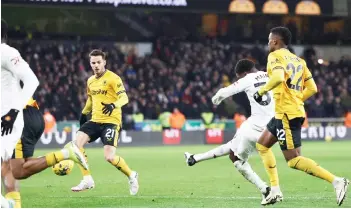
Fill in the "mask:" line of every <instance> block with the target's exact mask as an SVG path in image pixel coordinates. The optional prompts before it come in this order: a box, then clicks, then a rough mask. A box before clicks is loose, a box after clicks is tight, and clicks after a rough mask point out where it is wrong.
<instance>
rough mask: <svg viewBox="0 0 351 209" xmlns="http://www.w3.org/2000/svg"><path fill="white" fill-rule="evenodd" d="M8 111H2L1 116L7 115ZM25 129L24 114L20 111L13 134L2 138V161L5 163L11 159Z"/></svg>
mask: <svg viewBox="0 0 351 209" xmlns="http://www.w3.org/2000/svg"><path fill="white" fill-rule="evenodd" d="M8 111H9V110H5V111H2V112H1V113H2V114H1V116H3V115H5V114H7V113H8ZM23 127H24V122H23V112H22V111H20V112H19V113H18V115H17V118H16V121H15V124H14V126H13V129H12V133H11V134H8V135H6V136H2V137H1V159H2V160H3V161H6V160H9V159H11V157H12V153H13V150H14V149H15V147H16V144H17V142H18V140H19V139H20V138H21V135H22V131H23Z"/></svg>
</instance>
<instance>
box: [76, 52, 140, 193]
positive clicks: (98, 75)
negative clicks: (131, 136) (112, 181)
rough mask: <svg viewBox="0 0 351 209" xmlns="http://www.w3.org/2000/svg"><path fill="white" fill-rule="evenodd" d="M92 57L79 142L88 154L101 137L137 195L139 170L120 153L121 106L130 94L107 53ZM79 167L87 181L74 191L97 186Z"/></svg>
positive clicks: (109, 158)
mask: <svg viewBox="0 0 351 209" xmlns="http://www.w3.org/2000/svg"><path fill="white" fill-rule="evenodd" d="M89 57H90V66H91V68H92V69H93V71H94V75H93V76H91V77H90V78H89V79H88V82H87V94H88V99H87V102H86V104H85V107H84V109H83V111H82V115H81V118H80V129H79V131H78V133H77V139H76V141H75V143H76V145H77V146H78V147H79V148H80V150H81V151H82V152H83V153H85V151H84V148H83V146H84V145H85V144H87V143H90V142H93V141H95V140H96V139H98V138H100V139H101V141H102V143H103V144H104V155H105V159H106V161H107V162H109V163H110V164H112V165H113V166H114V167H116V168H117V169H118V170H120V171H121V172H122V173H124V174H125V175H126V176H127V177H128V179H129V186H130V188H129V191H130V194H131V195H136V194H137V192H138V190H139V184H138V173H137V172H135V171H132V170H131V169H130V168H129V166H128V165H127V163H126V162H125V160H124V159H123V158H122V157H120V156H117V155H116V147H117V140H118V137H119V132H120V131H121V128H122V110H121V107H122V106H123V105H125V104H127V103H128V96H127V94H126V91H125V89H124V86H123V83H122V80H121V78H120V77H119V76H118V75H116V74H115V73H113V72H112V71H110V70H107V69H106V68H105V65H106V55H105V53H104V52H103V51H101V50H93V51H92V52H91V53H90V54H89ZM90 112H91V113H92V118H91V120H89V121H87V114H89V113H90ZM79 167H80V168H81V171H82V174H83V180H82V181H81V182H80V184H79V185H77V186H75V187H72V191H75V192H79V191H83V190H86V189H91V188H93V187H94V186H95V183H94V180H93V178H92V176H91V173H90V170H86V169H84V168H82V166H79Z"/></svg>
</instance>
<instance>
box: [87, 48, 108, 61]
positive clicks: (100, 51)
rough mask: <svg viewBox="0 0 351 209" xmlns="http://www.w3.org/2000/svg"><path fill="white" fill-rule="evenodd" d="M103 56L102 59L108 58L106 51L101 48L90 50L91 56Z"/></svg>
mask: <svg viewBox="0 0 351 209" xmlns="http://www.w3.org/2000/svg"><path fill="white" fill-rule="evenodd" d="M95 56H101V57H102V59H104V60H106V53H105V52H103V51H102V50H100V49H94V50H93V51H91V52H90V54H89V57H95Z"/></svg>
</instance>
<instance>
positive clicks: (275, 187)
mask: <svg viewBox="0 0 351 209" xmlns="http://www.w3.org/2000/svg"><path fill="white" fill-rule="evenodd" d="M271 190H272V191H273V192H275V193H277V192H281V191H280V187H279V186H272V187H271Z"/></svg>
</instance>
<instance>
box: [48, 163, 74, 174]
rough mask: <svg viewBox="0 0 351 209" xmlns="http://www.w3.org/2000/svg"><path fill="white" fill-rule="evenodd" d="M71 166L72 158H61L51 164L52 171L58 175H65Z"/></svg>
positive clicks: (69, 171)
mask: <svg viewBox="0 0 351 209" xmlns="http://www.w3.org/2000/svg"><path fill="white" fill-rule="evenodd" d="M73 167H74V162H73V161H72V160H63V161H61V162H59V163H57V164H55V165H54V166H52V171H53V172H54V173H55V174H56V175H58V176H65V175H68V174H70V173H71V172H72V169H73Z"/></svg>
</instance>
